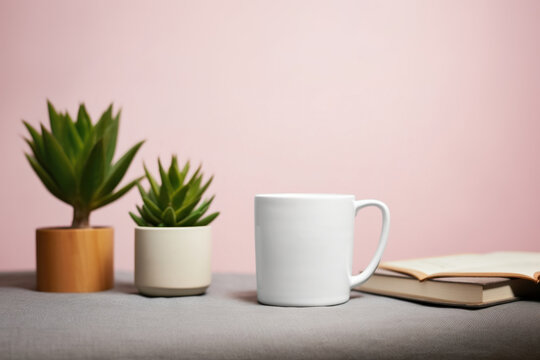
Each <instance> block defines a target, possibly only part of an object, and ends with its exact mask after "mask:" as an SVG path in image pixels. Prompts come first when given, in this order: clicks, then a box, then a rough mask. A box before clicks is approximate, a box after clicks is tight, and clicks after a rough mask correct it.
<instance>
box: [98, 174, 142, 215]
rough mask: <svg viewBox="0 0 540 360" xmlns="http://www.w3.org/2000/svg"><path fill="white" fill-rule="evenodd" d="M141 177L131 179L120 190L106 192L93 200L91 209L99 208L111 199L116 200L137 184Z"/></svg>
mask: <svg viewBox="0 0 540 360" xmlns="http://www.w3.org/2000/svg"><path fill="white" fill-rule="evenodd" d="M141 179H142V177H140V178H138V179H135V180H133V181H131V182H130V183H128V184H127V185H125V186H124V187H122V188H120V190H118V191H117V192H115V193H112V194H108V195H106V196H104V197H102V198H101V199H99V200H97V201H95V202H94V203H93V205H92V207H91V210H95V209H99V208H100V207H103V206H105V205H108V204H110V203H112V202H113V201H116V200H118V199H119V198H121V197H122V196H124V195H125V194H126V193H127V192H128V191H129V190H131V189H132V188H133V187H134V186H135V185H137V184H138V182H139V181H141Z"/></svg>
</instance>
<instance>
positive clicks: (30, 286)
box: [0, 271, 137, 294]
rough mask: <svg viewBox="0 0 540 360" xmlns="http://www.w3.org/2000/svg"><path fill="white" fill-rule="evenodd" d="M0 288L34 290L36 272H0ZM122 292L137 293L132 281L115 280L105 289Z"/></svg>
mask: <svg viewBox="0 0 540 360" xmlns="http://www.w3.org/2000/svg"><path fill="white" fill-rule="evenodd" d="M0 288H17V289H25V290H31V291H36V273H35V272H34V271H20V272H8V273H0ZM107 291H111V292H117V293H123V294H137V289H136V288H135V285H134V284H133V282H130V281H122V280H116V281H115V284H114V288H113V289H111V290H107Z"/></svg>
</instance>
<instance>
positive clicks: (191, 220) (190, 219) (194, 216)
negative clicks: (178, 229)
mask: <svg viewBox="0 0 540 360" xmlns="http://www.w3.org/2000/svg"><path fill="white" fill-rule="evenodd" d="M201 216H202V213H201V212H200V211H194V212H192V213H191V214H189V215H188V216H187V217H186V218H185V219H183V220H182V221H179V222H178V223H177V224H176V226H193V225H194V224H195V223H196V222H197V220H198V219H199V218H200V217H201Z"/></svg>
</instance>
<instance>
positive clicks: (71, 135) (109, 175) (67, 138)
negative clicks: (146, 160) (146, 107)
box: [23, 101, 144, 228]
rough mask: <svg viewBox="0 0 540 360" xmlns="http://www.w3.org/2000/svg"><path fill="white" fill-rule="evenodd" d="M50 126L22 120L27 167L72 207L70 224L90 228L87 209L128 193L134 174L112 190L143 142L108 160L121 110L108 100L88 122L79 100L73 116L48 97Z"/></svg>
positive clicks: (110, 156)
mask: <svg viewBox="0 0 540 360" xmlns="http://www.w3.org/2000/svg"><path fill="white" fill-rule="evenodd" d="M47 107H48V110H49V121H50V127H51V130H50V131H49V130H47V129H46V128H45V126H43V124H41V133H39V132H38V131H37V130H36V129H35V128H34V127H32V126H31V125H30V124H29V123H27V122H26V121H23V123H24V125H25V126H26V128H27V129H28V132H29V133H30V137H31V139H25V140H26V142H27V143H28V145H29V146H30V148H31V150H32V153H31V154H28V153H26V154H25V155H26V158H27V159H28V161H29V162H30V165H31V166H32V169H34V171H35V173H36V174H37V175H38V177H39V178H40V180H41V182H42V183H43V185H45V187H46V188H47V190H49V191H50V193H51V194H53V195H54V196H55V197H57V198H58V199H60V200H61V201H63V202H65V203H66V204H69V205H71V206H73V221H72V224H71V227H73V228H86V227H89V226H90V225H89V218H90V213H91V212H92V211H93V210H96V209H98V208H100V207H102V206H105V205H107V204H109V203H111V202H113V201H115V200H117V199H118V198H120V197H121V196H123V195H124V194H125V193H127V192H128V191H129V190H130V189H131V188H132V187H134V186H135V185H136V184H137V182H138V181H139V180H140V179H142V177H141V178H138V179H135V180H133V181H131V182H129V183H128V184H127V185H125V186H123V187H121V188H120V189H118V190H116V191H115V189H116V188H117V186H118V184H119V183H120V181H121V180H122V178H123V177H124V175H125V174H126V171H127V170H128V168H129V166H130V164H131V162H132V160H133V158H134V157H135V155H136V154H137V151H138V150H139V148H140V147H141V145H142V144H143V142H144V141H141V142H139V143H137V144H135V145H134V146H133V147H132V148H130V149H129V150H128V151H127V152H126V153H125V154H124V155H123V156H122V157H121V158H120V159H118V160H117V161H116V162H114V163H113V157H114V153H115V150H116V139H117V136H118V126H119V122H120V111H118V112H117V113H116V115H114V116H113V107H112V104H111V105H110V106H109V108H108V109H107V110H106V111H105V112H104V113H103V115H101V118H100V119H99V120H98V122H97V123H95V124H93V123H92V121H91V119H90V116H89V115H88V112H87V111H86V108H85V106H84V104H81V105H80V106H79V111H78V114H77V120H76V121H74V120H72V118H71V116H70V115H69V113H68V112H67V111H66V112H65V113H61V112H57V111H56V109H55V108H54V106H53V105H52V104H51V102H50V101H47Z"/></svg>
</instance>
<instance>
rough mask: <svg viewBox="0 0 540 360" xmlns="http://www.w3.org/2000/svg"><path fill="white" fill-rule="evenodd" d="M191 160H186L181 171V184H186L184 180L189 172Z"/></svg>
mask: <svg viewBox="0 0 540 360" xmlns="http://www.w3.org/2000/svg"><path fill="white" fill-rule="evenodd" d="M189 166H190V165H189V160H188V161H186V164H185V165H184V167H183V168H182V171H180V185H183V184H184V180H185V179H186V176H187V173H188V171H189Z"/></svg>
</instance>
